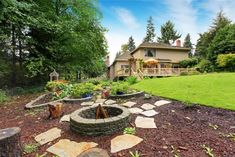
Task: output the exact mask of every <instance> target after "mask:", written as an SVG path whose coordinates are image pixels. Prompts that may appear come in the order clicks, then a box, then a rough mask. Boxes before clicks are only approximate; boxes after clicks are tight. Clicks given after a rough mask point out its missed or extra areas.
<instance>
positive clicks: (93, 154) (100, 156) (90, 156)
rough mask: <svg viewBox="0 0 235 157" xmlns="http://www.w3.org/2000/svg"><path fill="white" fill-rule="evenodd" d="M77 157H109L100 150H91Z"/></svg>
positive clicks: (104, 151)
mask: <svg viewBox="0 0 235 157" xmlns="http://www.w3.org/2000/svg"><path fill="white" fill-rule="evenodd" d="M77 157H109V154H108V152H107V151H106V150H104V149H100V148H91V149H89V150H87V151H85V152H83V153H81V154H80V155H79V156H77Z"/></svg>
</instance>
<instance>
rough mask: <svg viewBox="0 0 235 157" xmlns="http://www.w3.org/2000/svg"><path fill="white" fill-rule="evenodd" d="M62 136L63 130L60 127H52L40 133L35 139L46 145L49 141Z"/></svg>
mask: <svg viewBox="0 0 235 157" xmlns="http://www.w3.org/2000/svg"><path fill="white" fill-rule="evenodd" d="M60 136H61V130H60V129H58V128H52V129H50V130H48V131H46V132H43V133H41V134H39V135H37V136H36V137H35V138H34V139H35V141H37V142H38V143H39V144H40V145H44V144H46V143H48V142H51V141H53V140H55V139H57V138H59V137H60Z"/></svg>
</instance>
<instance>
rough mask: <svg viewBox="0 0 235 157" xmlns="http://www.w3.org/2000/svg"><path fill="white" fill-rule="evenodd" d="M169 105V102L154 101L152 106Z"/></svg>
mask: <svg viewBox="0 0 235 157" xmlns="http://www.w3.org/2000/svg"><path fill="white" fill-rule="evenodd" d="M170 103H171V101H167V100H159V101H156V102H155V104H154V105H155V106H158V107H159V106H162V105H166V104H170Z"/></svg>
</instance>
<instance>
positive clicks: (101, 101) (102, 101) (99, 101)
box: [95, 99, 106, 104]
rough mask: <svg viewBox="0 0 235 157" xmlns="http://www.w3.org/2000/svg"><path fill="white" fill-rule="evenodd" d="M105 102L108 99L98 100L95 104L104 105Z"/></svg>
mask: <svg viewBox="0 0 235 157" xmlns="http://www.w3.org/2000/svg"><path fill="white" fill-rule="evenodd" d="M105 101H106V99H97V100H96V101H95V102H96V103H102V104H103V103H104V102H105Z"/></svg>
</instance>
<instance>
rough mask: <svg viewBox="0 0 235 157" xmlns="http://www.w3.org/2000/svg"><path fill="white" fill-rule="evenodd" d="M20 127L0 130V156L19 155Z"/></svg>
mask: <svg viewBox="0 0 235 157" xmlns="http://www.w3.org/2000/svg"><path fill="white" fill-rule="evenodd" d="M20 130H21V129H20V128H18V127H13V128H6V129H1V130H0V157H21V155H22V147H21V143H20Z"/></svg>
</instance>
